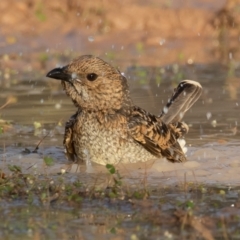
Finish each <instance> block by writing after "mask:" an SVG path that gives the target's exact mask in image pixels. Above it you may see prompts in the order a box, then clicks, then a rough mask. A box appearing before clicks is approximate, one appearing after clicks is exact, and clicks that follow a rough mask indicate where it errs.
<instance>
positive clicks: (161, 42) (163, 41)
mask: <svg viewBox="0 0 240 240" xmlns="http://www.w3.org/2000/svg"><path fill="white" fill-rule="evenodd" d="M165 42H166V40H165V39H164V38H161V39H160V41H159V44H160V46H162V45H163V44H164V43H165Z"/></svg>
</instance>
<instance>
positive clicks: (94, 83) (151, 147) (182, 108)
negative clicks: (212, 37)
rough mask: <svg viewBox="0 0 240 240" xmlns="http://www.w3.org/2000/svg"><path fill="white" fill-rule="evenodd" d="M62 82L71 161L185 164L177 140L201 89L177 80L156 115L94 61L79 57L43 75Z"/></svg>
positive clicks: (113, 73)
mask: <svg viewBox="0 0 240 240" xmlns="http://www.w3.org/2000/svg"><path fill="white" fill-rule="evenodd" d="M47 76H48V77H50V78H55V79H59V80H62V85H63V89H64V90H65V91H66V93H67V95H68V96H69V97H70V98H71V99H72V101H73V103H74V104H75V106H76V107H77V108H78V109H77V112H76V113H75V114H74V115H73V116H72V117H71V118H70V120H69V121H68V122H67V123H66V127H65V135H64V146H65V150H66V155H67V158H68V159H69V160H71V161H93V162H96V163H99V164H106V163H111V164H117V163H135V162H144V161H148V160H150V159H156V158H161V157H166V158H167V159H168V160H169V161H171V162H184V161H186V157H185V154H184V153H183V151H182V149H181V146H180V145H179V143H178V141H177V140H178V139H179V138H181V137H182V136H183V135H184V134H185V133H187V132H188V126H187V125H186V124H185V123H183V122H180V121H181V119H182V117H183V115H184V113H185V112H186V111H187V110H188V109H189V108H190V107H191V106H192V105H193V104H194V102H195V101H196V100H197V99H198V98H199V96H200V94H201V90H202V88H201V85H200V84H199V83H197V82H195V81H191V80H184V81H182V82H181V83H180V84H179V85H178V87H177V88H176V90H175V92H174V93H173V96H172V98H171V99H170V101H169V102H168V104H167V105H166V106H165V107H164V109H163V111H162V113H161V115H160V116H155V115H153V114H150V113H148V112H147V111H145V110H143V109H141V108H140V107H137V106H135V105H134V104H133V102H132V100H131V98H130V95H129V88H128V84H127V79H126V78H125V77H124V76H123V75H122V74H121V73H120V72H119V71H118V70H117V69H115V68H114V67H112V66H111V65H109V64H108V63H106V62H104V61H103V60H101V59H100V58H98V57H94V56H91V55H85V56H81V57H79V58H77V59H75V60H73V61H72V62H71V63H69V64H68V65H66V66H65V67H62V68H55V69H53V70H52V71H50V72H49V73H48V74H47Z"/></svg>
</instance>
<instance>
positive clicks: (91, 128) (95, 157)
mask: <svg viewBox="0 0 240 240" xmlns="http://www.w3.org/2000/svg"><path fill="white" fill-rule="evenodd" d="M73 143H74V149H75V152H76V154H77V156H78V158H79V159H82V160H84V161H93V162H96V163H99V164H104V165H105V164H107V163H111V164H116V163H119V162H122V163H131V162H139V161H147V160H149V158H151V159H152V158H153V156H152V155H151V154H150V153H149V152H148V151H146V150H145V149H144V148H143V147H142V146H141V145H139V144H138V143H137V142H135V141H134V139H133V138H131V136H130V135H129V133H128V122H127V119H126V117H125V116H122V115H106V114H99V113H98V114H97V113H83V114H81V115H80V116H79V117H78V118H77V121H76V123H75V125H74V129H73Z"/></svg>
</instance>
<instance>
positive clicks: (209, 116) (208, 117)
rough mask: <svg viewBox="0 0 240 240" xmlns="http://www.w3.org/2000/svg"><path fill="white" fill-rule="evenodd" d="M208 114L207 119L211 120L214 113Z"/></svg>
mask: <svg viewBox="0 0 240 240" xmlns="http://www.w3.org/2000/svg"><path fill="white" fill-rule="evenodd" d="M206 116H207V119H208V120H209V119H210V118H211V117H212V113H210V112H208V113H207V114H206Z"/></svg>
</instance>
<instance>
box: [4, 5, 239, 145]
mask: <svg viewBox="0 0 240 240" xmlns="http://www.w3.org/2000/svg"><path fill="white" fill-rule="evenodd" d="M0 12H1V15H0V26H1V28H0V118H1V132H2V133H5V135H4V136H6V133H7V132H8V133H10V132H11V131H12V132H11V134H10V136H12V134H13V135H14V134H15V133H18V134H19V133H23V132H24V131H26V132H27V133H32V132H34V131H35V130H36V129H47V130H48V129H55V127H56V126H60V127H62V126H63V125H64V122H65V121H66V120H67V119H68V118H69V116H70V115H72V114H73V113H74V111H75V108H74V106H73V105H72V103H71V101H70V99H68V98H67V97H66V96H65V94H64V93H63V92H62V90H61V84H60V82H58V81H54V80H53V79H47V78H46V77H45V76H46V73H47V72H48V71H49V70H51V69H53V68H54V67H56V66H62V65H65V64H67V63H68V62H69V61H70V60H71V59H73V58H74V57H76V56H79V55H83V54H94V55H97V56H100V57H101V58H103V59H104V60H106V61H108V62H110V63H111V64H113V65H114V66H115V67H118V68H119V69H120V70H121V71H122V72H124V73H125V75H126V76H127V77H128V79H129V85H130V87H131V93H132V96H133V99H134V101H135V103H136V104H137V105H140V106H141V107H143V108H145V109H147V110H149V111H150V112H153V113H155V114H158V113H159V112H160V111H161V108H162V106H163V105H164V104H165V103H166V101H167V99H168V98H169V96H170V95H171V93H172V91H173V89H174V87H176V85H177V84H178V83H179V82H180V81H181V80H183V79H186V78H188V79H193V80H196V81H199V82H200V83H201V84H202V85H203V87H204V92H203V95H202V97H201V99H200V100H199V101H198V103H197V104H196V105H195V106H194V107H193V109H192V110H191V111H190V112H189V114H188V115H187V116H186V122H188V123H190V124H192V126H193V131H192V133H194V132H195V133H197V134H198V135H197V136H198V137H199V136H200V135H204V134H205V133H207V134H210V133H214V134H219V133H221V132H226V134H232V133H234V134H236V133H237V130H236V128H237V122H238V118H239V107H238V104H239V102H238V100H239V88H240V79H239V77H240V72H239V42H240V26H239V23H240V14H239V13H240V1H239V0H191V1H190V0H186V1H183V0H150V1H147V2H146V1H142V0H121V1H119V0H116V1H110V0H95V1H81V0H62V1H57V0H52V1H46V0H34V1H33V0H22V1H14V0H1V4H0ZM13 126H14V127H13ZM34 129H35V130H34ZM40 132H41V131H40ZM61 132H62V131H61ZM34 134H35V133H34ZM211 136H212V135H211ZM195 137H196V135H195ZM214 138H215V136H214ZM5 141H7V140H6V138H5Z"/></svg>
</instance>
